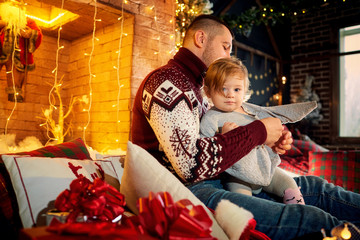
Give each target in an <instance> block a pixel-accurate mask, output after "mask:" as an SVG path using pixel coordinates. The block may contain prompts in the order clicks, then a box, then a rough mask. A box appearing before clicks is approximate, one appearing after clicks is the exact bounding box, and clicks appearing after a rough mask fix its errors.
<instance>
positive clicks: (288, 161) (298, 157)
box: [279, 139, 329, 175]
mask: <svg viewBox="0 0 360 240" xmlns="http://www.w3.org/2000/svg"><path fill="white" fill-rule="evenodd" d="M310 151H313V152H326V151H329V150H328V149H326V148H324V147H322V146H320V145H318V144H316V143H315V142H312V141H304V140H296V139H294V142H293V144H291V149H290V150H289V151H287V152H286V153H285V154H283V155H280V158H281V163H280V165H279V167H280V168H282V169H284V170H287V171H289V172H291V173H295V174H297V175H307V174H308V173H309V152H310Z"/></svg>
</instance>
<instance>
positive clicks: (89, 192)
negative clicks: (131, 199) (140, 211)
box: [55, 176, 125, 223]
mask: <svg viewBox="0 0 360 240" xmlns="http://www.w3.org/2000/svg"><path fill="white" fill-rule="evenodd" d="M124 206H125V200H124V196H123V195H122V194H121V193H119V191H117V190H116V189H115V188H114V187H113V186H111V185H109V184H107V183H106V182H104V181H103V180H102V179H100V178H95V179H94V182H91V181H90V180H89V179H87V178H85V177H84V176H80V177H79V178H77V179H74V180H73V181H72V182H71V184H70V190H69V189H66V190H64V191H63V192H62V193H60V195H59V196H58V197H57V198H56V200H55V207H56V208H57V209H58V210H59V211H62V212H70V214H69V215H68V217H67V219H66V221H67V222H70V223H73V222H76V219H77V217H78V216H80V215H81V214H82V215H84V216H86V217H87V218H88V219H89V220H90V221H91V220H94V221H107V222H109V221H112V220H113V219H115V218H116V217H118V216H119V215H121V214H123V212H124V208H123V207H124Z"/></svg>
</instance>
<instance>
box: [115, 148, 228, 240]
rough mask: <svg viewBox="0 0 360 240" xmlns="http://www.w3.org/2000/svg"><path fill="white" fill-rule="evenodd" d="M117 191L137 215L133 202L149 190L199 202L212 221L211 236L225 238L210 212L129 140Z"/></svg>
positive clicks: (177, 199) (154, 160) (195, 203)
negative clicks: (118, 190)
mask: <svg viewBox="0 0 360 240" xmlns="http://www.w3.org/2000/svg"><path fill="white" fill-rule="evenodd" d="M120 192H121V193H122V194H124V196H125V201H126V204H127V207H129V208H130V210H131V211H133V212H134V213H135V214H138V209H137V207H136V201H137V200H138V199H139V198H140V197H148V195H149V192H154V193H157V192H169V193H170V194H171V196H172V198H173V199H174V201H175V202H176V201H179V200H181V199H189V200H190V201H191V202H192V203H193V204H194V205H202V206H203V207H204V208H205V210H206V211H207V212H208V214H209V216H210V218H211V219H212V221H213V225H212V236H214V237H216V238H218V239H221V240H223V239H228V237H227V236H226V234H225V233H224V231H223V230H222V229H221V227H220V226H219V225H218V223H217V221H216V220H215V218H214V216H213V214H212V213H211V211H210V210H209V209H208V208H207V207H206V206H205V205H204V204H203V203H202V202H201V201H200V200H199V199H198V198H197V197H195V195H194V194H193V193H192V192H191V191H190V190H189V189H188V188H186V187H185V186H184V185H183V184H182V183H181V182H180V181H179V180H178V179H177V178H176V177H175V176H174V175H173V174H172V173H170V171H168V170H167V169H166V168H165V167H163V166H162V165H161V164H160V163H159V162H158V161H157V160H156V159H155V158H154V157H153V156H152V155H151V154H149V153H148V152H147V151H146V150H145V149H143V148H141V147H139V146H137V145H135V144H133V143H131V142H130V141H129V142H128V145H127V155H126V158H125V166H124V174H123V177H122V179H121V186H120Z"/></svg>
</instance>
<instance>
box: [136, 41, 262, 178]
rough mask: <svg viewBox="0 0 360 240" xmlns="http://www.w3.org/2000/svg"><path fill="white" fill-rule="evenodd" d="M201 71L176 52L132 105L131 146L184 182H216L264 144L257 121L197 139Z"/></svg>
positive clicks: (186, 54) (202, 107)
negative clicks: (253, 149) (147, 154)
mask: <svg viewBox="0 0 360 240" xmlns="http://www.w3.org/2000/svg"><path fill="white" fill-rule="evenodd" d="M205 71H206V65H205V64H204V63H203V62H202V61H201V60H200V59H199V58H198V57H197V56H195V55H194V54H193V53H192V52H191V51H189V50H188V49H186V48H181V49H180V50H179V52H178V53H177V54H176V55H175V56H174V58H173V59H171V60H170V61H169V62H168V64H167V65H165V66H163V67H161V68H159V69H156V70H155V71H153V72H151V73H150V74H149V75H148V76H147V77H146V78H145V80H144V81H143V82H142V84H141V86H140V87H139V90H138V92H137V94H136V97H135V101H134V107H133V121H132V127H131V135H132V142H133V143H134V144H137V145H139V146H141V147H143V148H144V149H146V150H147V151H148V152H149V153H151V154H152V155H153V156H154V157H155V158H156V159H157V160H158V161H159V162H160V163H161V164H163V165H164V166H166V167H167V168H168V169H169V170H170V171H172V172H173V173H176V176H177V177H178V178H179V179H180V180H182V181H183V182H197V181H200V180H203V179H210V178H214V177H216V176H217V175H219V174H220V173H222V172H224V171H225V170H226V169H227V168H228V167H230V166H231V165H233V164H234V163H235V162H237V161H238V160H239V159H241V158H242V157H243V156H245V155H246V154H248V153H249V152H250V150H251V149H252V148H254V147H255V146H257V145H260V144H263V143H264V142H265V139H266V129H265V126H264V125H263V124H262V123H261V122H260V121H254V122H252V123H250V124H249V125H246V126H243V127H238V128H236V129H234V130H232V131H230V132H228V133H226V134H223V135H222V134H217V135H215V136H214V137H210V138H200V134H199V125H200V124H199V121H200V118H201V117H202V116H203V115H204V113H205V112H206V111H207V102H206V101H205V100H204V99H203V97H202V93H201V88H202V86H203V78H202V75H203V73H204V72H205Z"/></svg>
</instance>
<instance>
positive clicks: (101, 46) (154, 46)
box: [0, 0, 175, 151]
mask: <svg viewBox="0 0 360 240" xmlns="http://www.w3.org/2000/svg"><path fill="white" fill-rule="evenodd" d="M76 1H77V0H74V2H76ZM79 2H84V1H79ZM98 3H99V4H102V5H103V7H102V8H103V9H106V8H107V9H109V10H111V8H116V9H118V10H119V9H120V10H121V9H122V7H123V10H124V16H125V18H124V19H125V20H124V25H123V32H124V33H126V34H127V36H123V39H122V45H121V46H122V47H121V54H120V55H121V57H120V70H119V80H120V85H123V87H122V88H121V89H120V92H119V87H118V75H117V70H116V69H115V68H114V66H117V61H118V52H117V51H118V46H119V36H120V29H121V26H120V21H119V23H117V24H114V25H112V26H108V27H105V28H101V29H97V31H96V34H95V35H96V37H97V38H98V39H99V41H95V45H94V52H93V57H92V60H91V65H90V66H91V71H92V73H93V74H94V75H96V77H92V78H91V89H92V102H91V108H90V112H89V113H90V114H88V112H87V109H88V108H89V105H87V104H84V103H79V104H76V105H75V106H74V109H73V111H72V114H71V115H70V116H69V117H68V119H67V120H66V121H67V122H69V121H70V119H72V121H71V122H72V130H73V131H72V133H71V135H69V136H67V137H66V138H65V141H66V140H70V139H74V138H77V137H82V138H84V139H85V141H86V143H87V144H88V145H89V146H91V147H93V148H94V149H96V150H97V151H106V150H109V149H118V148H121V149H123V150H126V143H127V141H128V139H129V132H130V122H131V106H132V101H133V98H134V96H135V94H136V91H137V89H138V87H139V85H140V83H141V81H142V80H143V79H144V77H145V76H146V75H147V74H148V73H149V72H150V71H152V70H153V69H155V68H157V67H159V66H161V65H163V64H165V63H166V62H167V61H168V60H169V59H170V58H171V57H172V53H171V52H170V51H172V50H173V49H174V46H175V40H174V38H173V37H172V36H173V35H174V27H175V25H174V23H173V22H171V21H170V20H172V19H174V13H175V2H174V1H172V0H159V1H152V0H128V1H127V3H126V4H123V5H122V1H117V0H116V1H115V0H100V1H98ZM88 4H93V3H92V2H91V1H89V3H88ZM104 6H105V7H104ZM155 19H156V20H155ZM89 24H91V25H92V24H93V22H89ZM61 45H64V49H62V50H61V51H60V57H59V74H58V78H61V77H62V76H63V77H64V87H63V88H62V93H61V95H62V98H63V101H64V104H65V105H67V104H68V102H69V100H70V98H71V96H74V97H77V96H78V97H82V96H84V95H86V96H89V93H90V86H89V83H90V75H89V56H85V55H84V53H90V51H91V48H92V34H89V35H87V36H84V37H82V38H80V39H77V40H74V41H72V42H69V41H65V40H61ZM56 49H57V39H56V38H54V37H49V36H44V40H43V42H42V44H41V46H40V48H39V49H38V50H37V51H36V52H35V63H36V65H37V68H36V70H35V71H33V72H30V73H29V79H28V82H27V84H26V100H25V102H24V103H18V104H17V107H16V109H15V111H14V114H13V116H12V118H11V120H10V121H9V124H8V128H7V132H8V133H15V134H16V135H17V141H20V140H22V139H24V138H25V137H26V136H35V137H37V138H39V139H40V141H41V142H43V143H44V144H45V143H46V141H47V140H48V137H47V136H46V131H45V130H44V129H42V128H40V126H39V124H40V123H41V122H42V121H41V119H39V118H37V117H38V116H41V115H42V113H41V109H45V108H48V107H49V100H48V94H49V91H50V89H51V84H52V83H53V82H54V75H53V73H52V71H53V70H54V68H55V55H56ZM48 83H49V84H48ZM5 87H6V79H5V70H4V69H3V70H2V71H0V130H1V131H2V132H3V131H4V129H5V125H6V119H7V118H8V116H9V114H10V112H11V110H12V107H13V105H14V104H13V103H11V102H8V101H7V95H5ZM119 94H120V95H119ZM118 103H119V104H118ZM89 116H90V117H89ZM87 124H88V126H87ZM85 126H87V128H86V131H85V132H84V127H85ZM84 133H85V135H84Z"/></svg>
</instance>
